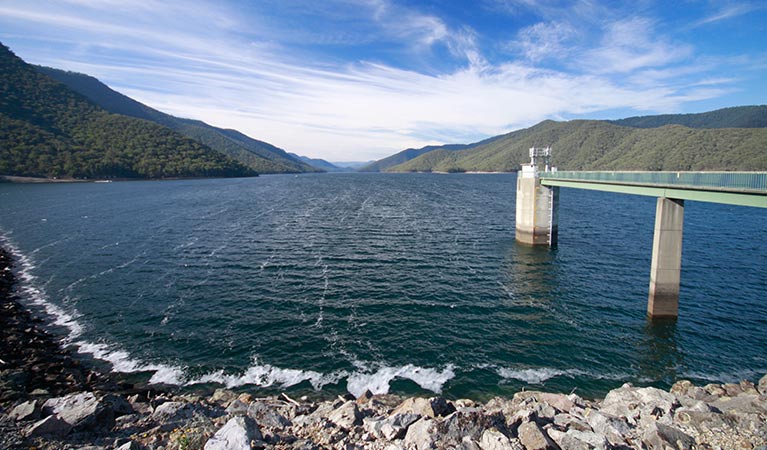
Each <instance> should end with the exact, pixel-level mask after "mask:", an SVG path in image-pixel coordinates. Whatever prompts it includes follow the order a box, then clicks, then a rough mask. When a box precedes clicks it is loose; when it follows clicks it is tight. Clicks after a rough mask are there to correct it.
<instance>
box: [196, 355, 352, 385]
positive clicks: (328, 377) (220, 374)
mask: <svg viewBox="0 0 767 450" xmlns="http://www.w3.org/2000/svg"><path fill="white" fill-rule="evenodd" d="M346 375H347V373H346V372H344V371H337V372H332V373H329V374H323V373H320V372H316V371H313V370H300V369H283V368H281V367H277V366H273V365H271V364H261V363H259V362H258V360H254V361H253V364H251V366H250V367H248V369H247V370H246V371H245V372H244V373H240V374H227V373H225V372H224V371H223V370H219V371H216V372H213V373H209V374H206V375H203V376H201V377H199V378H196V379H193V380H190V381H187V383H186V384H200V383H219V384H223V385H224V386H226V387H227V388H233V387H237V386H243V385H246V384H253V385H256V386H262V387H268V386H274V385H278V386H280V387H284V388H286V387H290V386H295V385H297V384H299V383H302V382H304V381H308V382H309V384H311V385H312V387H313V388H314V389H315V390H320V389H322V388H323V387H324V386H326V385H328V384H335V383H338V382H339V381H340V380H341V379H343V378H344V377H346Z"/></svg>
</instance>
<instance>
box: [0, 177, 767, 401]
mask: <svg viewBox="0 0 767 450" xmlns="http://www.w3.org/2000/svg"><path fill="white" fill-rule="evenodd" d="M514 195H515V177H514V175H458V174H457V175H427V174H339V175H305V176H297V177H294V176H264V177H260V178H254V179H236V180H231V179H228V180H190V181H167V182H123V183H108V184H107V183H104V184H99V183H94V184H66V185H61V184H56V185H9V184H5V185H0V233H1V234H2V242H3V244H4V245H6V246H10V247H11V248H12V249H13V250H14V251H15V252H16V254H17V256H18V257H19V270H20V274H21V276H22V278H23V281H22V289H23V295H24V297H25V299H26V301H27V302H28V303H29V304H33V305H36V307H38V308H43V309H45V310H46V311H47V312H48V314H50V315H51V316H52V318H53V319H55V320H56V321H58V323H59V325H60V328H59V330H60V331H61V332H62V333H63V335H64V336H65V337H66V340H67V342H69V343H71V344H73V345H75V346H76V347H77V348H79V349H80V351H82V352H84V353H87V354H90V355H94V356H96V357H97V358H101V359H103V360H107V361H110V362H111V363H112V364H113V365H114V369H115V370H117V371H121V372H132V373H137V374H138V375H137V376H142V377H145V378H146V379H151V381H153V382H171V383H176V384H182V385H193V386H215V385H217V384H225V385H227V386H230V387H238V386H245V387H247V388H248V389H260V390H264V391H266V392H274V391H277V390H284V389H287V390H289V391H293V392H297V393H303V392H314V391H318V392H319V393H320V394H321V395H323V394H328V395H330V394H335V393H339V392H345V391H347V390H348V391H350V392H352V393H355V394H359V393H361V392H362V391H364V389H371V390H373V391H374V392H386V391H389V392H395V393H403V394H411V393H428V392H430V391H433V392H441V393H443V394H444V395H447V396H450V397H473V398H487V397H488V396H492V395H497V394H504V393H506V394H508V393H511V392H514V391H517V390H519V389H521V388H528V389H547V390H562V391H570V390H572V389H573V388H577V389H578V392H580V393H581V394H583V395H598V394H600V393H604V392H605V391H606V390H608V389H611V388H613V387H615V386H618V385H620V384H622V383H624V382H633V383H637V384H653V385H658V386H668V385H669V384H670V383H672V382H673V381H674V380H675V379H678V378H681V377H684V378H690V379H693V380H694V381H696V382H708V381H712V380H716V381H730V380H737V379H742V378H746V379H752V380H754V379H757V378H758V377H759V376H761V375H762V374H763V373H765V372H767V300H766V297H767V295H766V294H765V293H766V292H767V269H766V268H767V248H765V244H767V210H763V209H758V208H744V207H734V206H727V205H717V204H705V203H694V202H687V205H686V208H685V241H684V250H683V274H682V287H681V298H680V318H679V320H678V321H677V322H675V323H674V322H672V323H650V322H648V321H647V319H646V318H645V310H646V302H647V290H648V283H649V267H650V256H651V246H652V229H653V223H654V214H655V199H654V198H650V197H638V196H629V195H620V194H609V193H601V192H592V191H582V190H572V189H562V191H561V194H560V197H561V198H560V242H559V247H558V248H557V249H556V250H549V249H537V248H536V249H533V248H529V247H523V246H519V245H517V244H515V242H514Z"/></svg>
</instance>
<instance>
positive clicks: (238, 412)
mask: <svg viewBox="0 0 767 450" xmlns="http://www.w3.org/2000/svg"><path fill="white" fill-rule="evenodd" d="M226 413H227V414H229V415H230V416H244V415H246V414H247V413H248V404H247V403H245V402H243V401H242V400H240V399H239V398H236V399H234V400H232V401H231V402H230V403H229V406H227V407H226Z"/></svg>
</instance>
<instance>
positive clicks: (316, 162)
mask: <svg viewBox="0 0 767 450" xmlns="http://www.w3.org/2000/svg"><path fill="white" fill-rule="evenodd" d="M289 155H290V156H292V157H294V158H298V159H300V160H301V161H303V162H305V163H306V164H309V165H310V166H312V167H314V168H316V169H318V170H322V171H323V172H353V170H352V169H348V168H345V167H339V166H337V165H335V164H333V163H332V162H328V161H325V160H324V159H320V158H309V157H307V156H300V155H296V154H295V153H289Z"/></svg>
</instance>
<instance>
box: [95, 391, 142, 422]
mask: <svg viewBox="0 0 767 450" xmlns="http://www.w3.org/2000/svg"><path fill="white" fill-rule="evenodd" d="M101 401H102V402H103V403H104V404H105V405H106V406H107V407H109V408H110V409H111V410H112V411H113V412H114V415H115V417H119V416H125V415H128V414H133V413H134V412H135V411H134V410H133V406H131V404H130V402H129V401H128V400H126V399H125V398H124V397H121V396H119V395H115V394H107V395H105V396H104V397H103V398H102V399H101Z"/></svg>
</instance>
